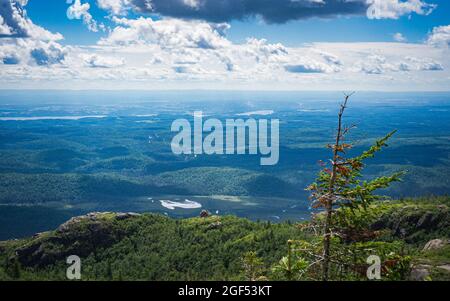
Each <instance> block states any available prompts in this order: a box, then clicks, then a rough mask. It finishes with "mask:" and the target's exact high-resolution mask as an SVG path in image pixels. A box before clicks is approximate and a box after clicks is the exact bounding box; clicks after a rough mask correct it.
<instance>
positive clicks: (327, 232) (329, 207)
mask: <svg viewBox="0 0 450 301" xmlns="http://www.w3.org/2000/svg"><path fill="white" fill-rule="evenodd" d="M349 97H350V95H346V96H345V100H344V103H343V104H342V105H341V109H340V110H339V114H338V128H337V133H336V142H335V144H334V150H333V163H332V164H333V168H332V170H331V176H330V185H329V187H328V194H329V196H328V200H327V203H326V207H325V213H326V217H325V227H324V240H323V265H322V280H323V281H328V278H329V270H330V242H331V221H332V214H333V202H334V194H335V189H334V188H335V183H336V177H337V161H338V158H339V151H338V148H339V146H340V144H341V138H342V137H341V136H342V115H344V111H345V108H346V106H347V101H348V99H349Z"/></svg>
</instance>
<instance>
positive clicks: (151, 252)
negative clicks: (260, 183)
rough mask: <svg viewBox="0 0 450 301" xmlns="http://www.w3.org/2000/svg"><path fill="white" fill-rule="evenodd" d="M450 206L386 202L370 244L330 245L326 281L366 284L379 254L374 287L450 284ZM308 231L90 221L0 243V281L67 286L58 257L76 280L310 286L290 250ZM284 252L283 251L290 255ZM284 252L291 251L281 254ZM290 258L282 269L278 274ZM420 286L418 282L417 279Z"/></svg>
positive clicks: (194, 221) (213, 223)
mask: <svg viewBox="0 0 450 301" xmlns="http://www.w3.org/2000/svg"><path fill="white" fill-rule="evenodd" d="M449 208H450V198H445V197H440V198H427V199H408V200H399V201H389V202H383V203H376V204H373V205H371V210H370V212H371V214H370V215H368V214H364V215H363V216H360V219H363V220H364V223H365V225H366V227H367V230H371V231H372V232H375V233H376V235H375V236H367V237H363V236H360V237H357V238H352V239H347V240H345V239H342V240H333V242H332V248H333V249H334V250H345V252H348V253H345V254H339V255H338V256H339V258H340V260H342V261H343V262H345V263H346V265H347V268H346V271H345V273H339V272H338V271H334V272H333V273H332V278H331V279H332V280H367V278H366V275H365V273H364V272H363V273H361V270H363V271H364V269H365V268H366V266H367V264H366V261H365V260H366V257H367V256H369V255H370V254H380V255H381V259H382V262H383V264H384V265H385V268H383V269H382V280H407V279H410V278H411V277H417V275H415V274H417V269H419V268H420V267H425V269H426V270H427V273H426V276H425V278H426V279H425V280H450V271H448V268H449V264H450V256H449V255H450V245H448V244H447V245H443V246H438V247H436V248H434V247H433V248H431V249H427V250H424V246H425V245H426V244H427V242H428V241H430V240H432V239H441V240H443V241H446V240H448V239H449V237H450V209H449ZM311 223H313V221H311V222H303V223H290V222H283V223H279V224H274V223H270V222H267V221H255V222H252V221H249V220H247V219H242V218H237V217H234V216H214V215H209V216H206V217H196V218H189V219H172V218H169V217H165V216H162V215H157V214H142V215H132V214H130V215H127V214H118V213H98V214H90V215H86V216H82V217H78V218H74V219H72V220H70V221H68V222H66V223H65V224H63V225H61V226H60V227H59V228H58V229H56V230H54V231H49V232H45V233H41V234H39V235H36V236H35V237H32V238H26V239H20V240H12V241H6V242H2V243H0V279H1V280H66V279H67V278H66V269H67V267H68V265H67V264H66V261H65V260H66V257H67V256H69V255H73V254H76V255H78V256H80V258H81V260H82V269H81V274H82V280H117V281H119V280H316V279H317V278H318V275H317V274H318V273H320V268H319V267H316V268H314V269H306V267H307V266H308V265H309V264H311V263H312V262H310V261H308V259H307V258H304V257H303V255H304V254H303V253H302V252H301V251H299V250H297V248H299V249H300V245H299V246H295V244H296V242H298V243H299V244H301V245H302V246H305V245H306V244H308V245H314V244H316V245H317V243H318V242H319V240H318V237H317V235H315V234H314V232H311V231H310V228H309V227H308V226H310V225H311ZM290 249H291V250H290ZM289 250H290V251H289ZM289 253H290V261H291V265H290V266H289V265H288V264H287V259H288V256H289ZM422 280H423V279H422Z"/></svg>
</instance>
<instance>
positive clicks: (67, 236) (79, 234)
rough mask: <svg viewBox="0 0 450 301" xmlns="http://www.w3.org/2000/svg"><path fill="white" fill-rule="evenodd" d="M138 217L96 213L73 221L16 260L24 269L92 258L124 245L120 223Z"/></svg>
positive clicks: (39, 238) (24, 250)
mask: <svg viewBox="0 0 450 301" xmlns="http://www.w3.org/2000/svg"><path fill="white" fill-rule="evenodd" d="M137 216H139V214H136V213H117V214H116V213H110V212H94V213H89V214H86V215H83V216H77V217H73V218H71V219H70V220H69V221H67V222H65V223H64V224H62V225H61V226H59V227H58V229H57V230H56V231H54V232H49V233H47V234H45V235H42V234H41V235H39V236H37V237H36V238H34V239H33V240H31V241H30V242H28V243H27V244H26V245H24V246H22V247H20V248H18V249H16V252H15V256H14V258H15V259H17V260H18V261H19V262H20V263H21V264H22V265H23V266H38V267H42V266H46V265H49V264H53V263H54V262H55V261H58V260H62V259H64V258H65V257H67V256H70V255H77V256H79V257H84V256H88V255H89V254H91V253H93V252H95V250H97V249H99V248H106V247H108V246H111V245H112V244H114V243H117V242H118V241H120V240H121V239H122V238H123V237H124V235H125V233H123V230H122V229H121V227H118V225H117V223H116V222H119V221H123V220H125V219H129V218H133V217H137Z"/></svg>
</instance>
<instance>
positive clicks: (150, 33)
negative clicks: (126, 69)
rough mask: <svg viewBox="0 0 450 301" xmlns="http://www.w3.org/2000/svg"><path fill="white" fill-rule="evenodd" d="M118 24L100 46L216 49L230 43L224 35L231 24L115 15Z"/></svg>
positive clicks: (114, 19) (102, 40)
mask: <svg viewBox="0 0 450 301" xmlns="http://www.w3.org/2000/svg"><path fill="white" fill-rule="evenodd" d="M113 21H114V22H115V23H116V24H117V26H116V27H115V28H114V29H113V30H112V31H111V33H110V34H109V35H108V36H107V37H106V38H102V39H101V40H100V42H99V44H100V45H133V44H144V45H145V44H157V45H159V46H161V47H162V48H174V47H175V48H179V47H188V48H202V49H217V48H223V47H227V46H229V45H230V42H229V41H228V40H227V39H226V38H225V37H224V32H225V31H226V29H227V28H228V27H229V25H228V24H209V23H206V22H198V21H183V20H177V19H164V20H156V21H154V20H152V19H151V18H144V17H140V18H138V19H126V18H117V17H113Z"/></svg>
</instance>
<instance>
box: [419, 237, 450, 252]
mask: <svg viewBox="0 0 450 301" xmlns="http://www.w3.org/2000/svg"><path fill="white" fill-rule="evenodd" d="M446 244H448V241H445V240H442V239H433V240H430V241H429V242H427V243H426V244H425V247H423V251H430V250H438V249H442V248H443V247H444V246H445V245H446Z"/></svg>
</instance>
